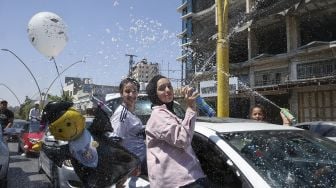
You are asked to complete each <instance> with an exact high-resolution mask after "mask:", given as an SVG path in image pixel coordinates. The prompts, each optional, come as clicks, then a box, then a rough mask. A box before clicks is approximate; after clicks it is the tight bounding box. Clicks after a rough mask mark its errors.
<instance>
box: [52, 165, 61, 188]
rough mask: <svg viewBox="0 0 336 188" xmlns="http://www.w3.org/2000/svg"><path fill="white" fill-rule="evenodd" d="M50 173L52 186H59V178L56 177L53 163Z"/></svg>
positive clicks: (54, 187)
mask: <svg viewBox="0 0 336 188" xmlns="http://www.w3.org/2000/svg"><path fill="white" fill-rule="evenodd" d="M51 173H52V180H51V183H52V187H53V188H59V187H60V184H59V178H58V177H59V175H58V169H57V166H56V165H53V167H52V172H51Z"/></svg>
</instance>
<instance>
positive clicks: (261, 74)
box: [255, 68, 288, 86]
mask: <svg viewBox="0 0 336 188" xmlns="http://www.w3.org/2000/svg"><path fill="white" fill-rule="evenodd" d="M287 75H288V69H287V68H282V69H273V70H266V71H258V72H255V86H267V85H277V84H281V83H284V81H285V77H286V76H287Z"/></svg>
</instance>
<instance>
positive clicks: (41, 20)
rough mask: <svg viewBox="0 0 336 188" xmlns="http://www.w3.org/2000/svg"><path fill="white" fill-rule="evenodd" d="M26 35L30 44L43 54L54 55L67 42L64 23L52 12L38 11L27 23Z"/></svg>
mask: <svg viewBox="0 0 336 188" xmlns="http://www.w3.org/2000/svg"><path fill="white" fill-rule="evenodd" d="M28 36H29V40H30V42H31V43H32V45H33V46H34V47H35V48H36V49H37V50H38V51H39V52H40V53H41V54H43V55H45V56H47V57H49V58H52V57H56V56H57V55H58V54H59V53H60V52H61V51H62V50H63V49H64V47H65V45H66V43H67V42H68V37H67V34H66V25H65V23H64V22H63V20H62V18H61V17H59V16H58V15H57V14H55V13H52V12H39V13H37V14H35V15H34V16H33V17H32V18H31V19H30V21H29V23H28Z"/></svg>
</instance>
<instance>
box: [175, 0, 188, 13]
mask: <svg viewBox="0 0 336 188" xmlns="http://www.w3.org/2000/svg"><path fill="white" fill-rule="evenodd" d="M186 7H187V1H186V2H184V3H183V4H182V5H181V6H179V7H177V9H176V10H177V12H181V13H182V11H183V9H185V8H186Z"/></svg>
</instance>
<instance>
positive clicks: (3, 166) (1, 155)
mask: <svg viewBox="0 0 336 188" xmlns="http://www.w3.org/2000/svg"><path fill="white" fill-rule="evenodd" d="M8 164H9V150H8V146H7V142H6V141H5V140H4V137H3V133H2V128H1V125H0V187H1V188H2V187H7V172H8Z"/></svg>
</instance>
